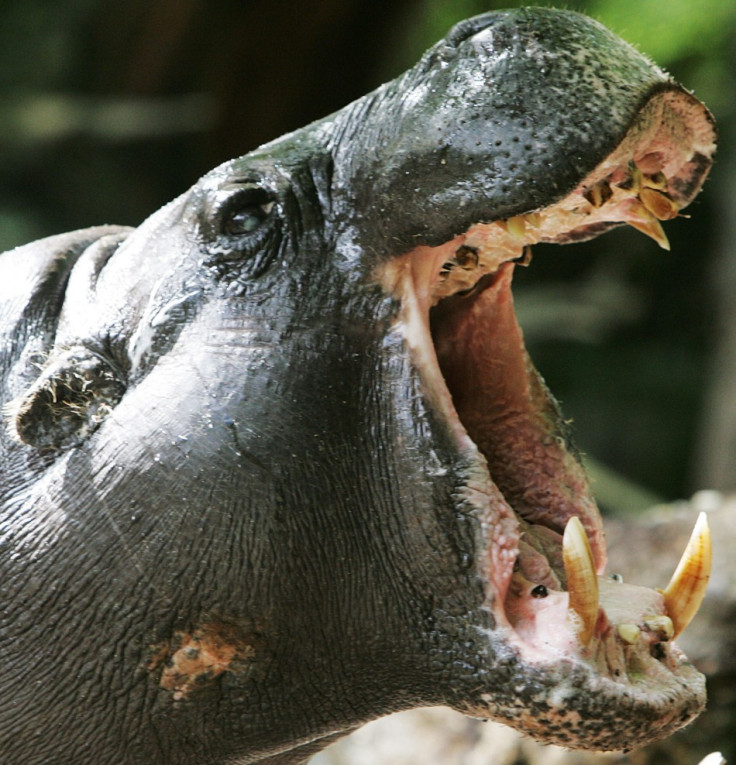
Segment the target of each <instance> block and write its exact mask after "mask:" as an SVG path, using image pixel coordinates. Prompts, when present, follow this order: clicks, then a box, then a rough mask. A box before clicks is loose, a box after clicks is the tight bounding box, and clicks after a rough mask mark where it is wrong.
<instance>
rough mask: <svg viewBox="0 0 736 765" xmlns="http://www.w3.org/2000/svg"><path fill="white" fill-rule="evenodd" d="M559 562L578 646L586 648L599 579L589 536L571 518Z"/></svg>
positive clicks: (591, 631) (594, 614)
mask: <svg viewBox="0 0 736 765" xmlns="http://www.w3.org/2000/svg"><path fill="white" fill-rule="evenodd" d="M562 560H563V563H564V565H565V575H566V576H567V589H568V593H569V598H570V611H572V612H574V616H573V617H572V621H573V622H574V623H575V626H576V629H577V633H578V637H579V638H580V642H581V643H582V644H583V645H587V644H588V643H589V642H590V638H591V637H592V635H593V631H594V629H595V625H596V621H597V620H598V576H597V575H596V573H595V564H594V562H593V553H592V552H591V550H590V542H589V541H588V535H587V534H586V533H585V529H584V528H583V524H582V523H581V522H580V519H579V518H577V517H576V516H573V517H572V518H570V520H569V521H568V522H567V526H566V527H565V533H564V534H563V537H562Z"/></svg>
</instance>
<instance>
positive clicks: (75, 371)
mask: <svg viewBox="0 0 736 765" xmlns="http://www.w3.org/2000/svg"><path fill="white" fill-rule="evenodd" d="M123 393H125V383H124V381H123V379H122V375H121V374H118V373H117V372H116V370H115V369H113V367H112V365H111V364H110V362H108V361H107V360H106V359H103V358H102V357H101V356H99V355H98V354H96V353H93V352H92V351H90V350H89V349H87V348H83V347H77V348H70V349H67V350H65V351H63V352H61V353H58V354H56V355H55V356H54V357H52V358H51V359H50V360H49V362H48V363H47V364H46V365H45V366H44V368H43V371H42V373H41V376H40V377H39V378H38V379H37V380H36V382H35V383H34V384H33V385H32V386H31V387H30V389H29V390H28V391H27V392H26V393H25V394H24V395H22V396H21V397H19V398H17V399H16V400H14V401H12V402H11V403H10V404H9V405H8V406H7V407H6V410H7V412H8V414H9V415H10V423H11V428H12V429H13V430H14V434H13V435H15V436H16V437H17V438H18V439H19V440H20V441H23V442H24V443H26V444H29V445H30V446H35V447H36V448H37V449H44V450H46V449H50V450H58V449H69V448H71V447H73V446H79V445H80V444H81V443H82V441H84V439H85V438H86V437H87V436H88V435H89V434H90V433H91V432H92V431H93V430H94V429H95V428H96V427H97V426H98V425H99V424H100V423H101V422H102V420H104V419H105V417H106V416H107V414H108V413H109V412H110V411H111V410H112V408H113V407H114V406H115V405H116V404H117V403H118V401H120V399H121V398H122V396H123Z"/></svg>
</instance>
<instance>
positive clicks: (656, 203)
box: [639, 188, 680, 220]
mask: <svg viewBox="0 0 736 765" xmlns="http://www.w3.org/2000/svg"><path fill="white" fill-rule="evenodd" d="M639 199H641V203H642V204H643V205H644V207H646V208H647V210H649V212H650V213H651V214H652V215H653V216H654V217H655V218H657V219H658V220H672V218H676V217H677V215H678V213H679V212H680V208H679V207H678V206H677V202H675V200H674V199H672V197H670V196H668V195H667V194H663V193H662V192H661V191H657V190H656V189H647V188H644V189H642V190H641V191H640V192H639Z"/></svg>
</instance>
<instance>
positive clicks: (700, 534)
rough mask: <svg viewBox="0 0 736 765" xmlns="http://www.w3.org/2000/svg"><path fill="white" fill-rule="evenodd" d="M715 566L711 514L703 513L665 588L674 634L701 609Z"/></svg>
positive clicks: (664, 593)
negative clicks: (711, 535) (712, 569)
mask: <svg viewBox="0 0 736 765" xmlns="http://www.w3.org/2000/svg"><path fill="white" fill-rule="evenodd" d="M712 565H713V546H712V543H711V537H710V528H709V527H708V517H707V516H706V514H705V513H700V515H699V516H698V520H697V521H696V522H695V528H693V533H692V534H691V535H690V539H689V540H688V543H687V546H686V547H685V552H684V553H683V554H682V558H680V562H679V563H678V564H677V568H676V569H675V573H674V574H673V575H672V579H670V583H669V584H668V585H667V587H665V589H664V590H663V591H662V594H663V595H664V604H665V608H666V609H667V613H668V614H669V616H670V618H671V619H672V623H673V624H674V628H675V632H674V637H677V636H678V635H679V634H680V633H681V632H682V631H683V630H684V629H685V627H687V625H688V624H690V621H691V620H692V618H693V616H695V614H696V613H697V611H698V609H699V608H700V604H701V603H702V602H703V598H704V597H705V590H706V588H707V587H708V579H710V570H711V566H712Z"/></svg>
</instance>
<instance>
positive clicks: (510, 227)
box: [506, 215, 526, 239]
mask: <svg viewBox="0 0 736 765" xmlns="http://www.w3.org/2000/svg"><path fill="white" fill-rule="evenodd" d="M506 230H507V231H508V232H509V234H511V236H513V237H514V239H523V238H524V235H525V234H526V221H525V220H524V216H523V215H516V216H514V217H513V218H509V219H508V220H507V221H506Z"/></svg>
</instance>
